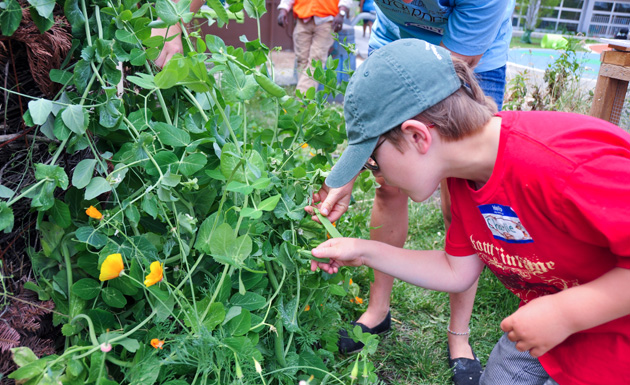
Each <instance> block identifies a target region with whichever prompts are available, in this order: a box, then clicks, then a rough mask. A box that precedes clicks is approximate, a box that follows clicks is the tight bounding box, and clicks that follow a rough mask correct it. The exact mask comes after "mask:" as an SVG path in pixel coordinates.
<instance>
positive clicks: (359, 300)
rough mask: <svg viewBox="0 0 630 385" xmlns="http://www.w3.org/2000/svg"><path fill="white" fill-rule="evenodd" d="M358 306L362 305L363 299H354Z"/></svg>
mask: <svg viewBox="0 0 630 385" xmlns="http://www.w3.org/2000/svg"><path fill="white" fill-rule="evenodd" d="M354 299H355V300H356V301H357V303H358V304H360V305H363V299H362V298H359V297H354Z"/></svg>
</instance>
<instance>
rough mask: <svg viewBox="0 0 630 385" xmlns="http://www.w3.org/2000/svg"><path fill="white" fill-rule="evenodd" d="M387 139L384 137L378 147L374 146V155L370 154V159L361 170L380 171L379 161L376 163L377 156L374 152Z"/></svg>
mask: <svg viewBox="0 0 630 385" xmlns="http://www.w3.org/2000/svg"><path fill="white" fill-rule="evenodd" d="M386 140H387V139H383V140H382V141H381V142H380V143H379V144H377V145H376V147H374V151H372V155H370V157H369V158H368V160H367V161H366V162H365V164H364V165H363V168H362V169H361V171H363V170H370V171H378V169H379V167H378V163H376V158H375V157H374V153H375V152H376V150H377V149H378V148H379V147H380V146H381V144H383V143H385V141H386Z"/></svg>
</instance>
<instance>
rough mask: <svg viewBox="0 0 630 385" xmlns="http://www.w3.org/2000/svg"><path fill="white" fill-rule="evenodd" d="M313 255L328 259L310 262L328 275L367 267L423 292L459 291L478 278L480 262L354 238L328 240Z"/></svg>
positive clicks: (478, 260)
mask: <svg viewBox="0 0 630 385" xmlns="http://www.w3.org/2000/svg"><path fill="white" fill-rule="evenodd" d="M312 253H313V256H315V257H318V258H330V259H331V261H330V263H327V264H326V263H321V262H315V261H313V262H312V263H311V270H316V269H317V267H319V268H321V269H322V270H324V271H326V272H327V273H331V274H332V273H336V272H337V271H338V270H339V267H340V266H361V265H366V266H368V267H371V268H373V269H375V270H378V271H380V272H383V273H386V274H389V275H391V276H394V277H396V278H398V279H401V280H403V281H406V282H409V283H411V284H414V285H416V286H420V287H424V288H426V289H431V290H438V291H446V292H453V293H454V292H461V291H465V290H466V289H468V288H469V287H470V286H471V285H472V284H473V283H474V282H475V280H476V279H477V277H479V274H480V273H481V269H482V268H483V262H482V261H481V260H480V259H479V258H478V257H477V255H476V254H473V255H469V256H467V257H453V256H451V255H448V254H446V253H445V252H444V251H440V250H408V249H402V248H398V247H394V246H391V245H388V244H386V243H383V242H377V241H370V240H365V239H355V238H334V239H330V240H328V241H326V242H324V243H322V244H321V245H319V246H318V247H317V248H315V249H313V250H312Z"/></svg>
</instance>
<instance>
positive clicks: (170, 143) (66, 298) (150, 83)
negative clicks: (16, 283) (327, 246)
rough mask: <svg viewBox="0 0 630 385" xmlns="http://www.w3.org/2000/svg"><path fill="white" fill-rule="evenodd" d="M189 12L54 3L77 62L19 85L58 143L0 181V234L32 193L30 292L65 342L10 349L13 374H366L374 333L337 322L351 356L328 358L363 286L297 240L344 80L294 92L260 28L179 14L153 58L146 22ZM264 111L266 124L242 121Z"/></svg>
mask: <svg viewBox="0 0 630 385" xmlns="http://www.w3.org/2000/svg"><path fill="white" fill-rule="evenodd" d="M4 4H5V7H4V11H2V12H3V13H2V14H0V18H1V19H2V20H3V27H5V26H6V28H7V31H4V30H3V33H5V32H6V33H7V34H10V33H12V32H13V31H11V30H10V29H12V28H13V26H17V25H18V24H19V20H18V21H17V24H16V23H15V18H17V17H21V12H20V13H18V12H14V11H15V7H16V4H17V2H16V1H15V0H8V1H5V2H4ZM30 4H31V6H32V9H31V14H37V13H39V16H40V18H44V19H46V18H47V17H48V18H50V19H52V16H51V13H49V12H48V11H49V9H48V8H46V9H43V7H44V5H45V4H43V3H41V2H30ZM208 5H209V6H210V7H211V8H212V9H213V10H214V13H215V17H216V20H213V21H215V22H218V23H220V24H227V23H228V22H229V17H228V13H227V12H228V11H230V12H241V11H243V10H244V12H245V13H246V14H247V15H248V16H249V17H251V18H255V19H257V20H259V19H260V17H261V16H262V15H263V14H264V13H265V2H264V1H262V0H245V1H240V0H232V1H230V0H228V2H227V4H225V5H224V4H222V3H221V2H220V1H219V0H209V1H208ZM18 7H19V5H18ZM189 7H190V0H181V1H180V2H178V3H174V2H172V1H170V0H157V1H156V2H155V3H152V2H145V1H138V0H96V1H87V0H66V1H65V3H64V7H63V8H64V13H65V16H66V18H67V19H68V21H69V22H70V25H72V33H73V37H74V39H75V40H74V46H73V53H74V60H71V61H69V62H70V64H69V65H68V66H67V67H65V68H62V69H59V70H53V71H52V72H51V73H50V77H51V79H52V80H53V81H54V82H57V83H59V84H61V85H62V86H63V91H62V92H60V93H59V95H58V96H57V97H55V98H53V99H33V100H31V101H30V102H29V103H28V107H29V108H28V111H27V113H26V114H25V115H24V120H25V122H26V123H27V125H30V126H36V127H38V130H39V131H38V132H39V133H41V135H45V136H47V137H48V138H49V139H51V140H52V143H54V145H51V147H50V151H51V159H50V161H49V162H47V163H38V164H35V165H34V170H32V172H34V175H35V179H36V182H35V183H33V184H31V185H29V186H25V187H20V188H19V189H15V190H14V189H12V188H9V187H8V186H0V197H1V198H3V200H2V201H0V230H4V231H6V232H9V231H11V230H12V228H13V226H14V221H15V218H14V214H13V210H12V205H14V204H15V203H16V202H18V201H20V200H22V199H30V202H31V207H32V209H33V210H35V211H37V212H38V213H39V215H38V220H37V229H38V230H39V234H40V243H41V249H39V250H32V252H31V253H30V254H31V255H30V257H31V260H32V265H33V271H34V273H35V275H36V277H37V284H31V285H30V286H28V287H29V289H31V290H34V291H36V292H37V293H38V294H39V297H40V299H52V300H53V301H54V303H55V311H54V316H53V322H54V324H55V325H56V326H59V327H61V331H62V333H63V336H65V342H64V346H63V349H62V350H61V351H60V352H59V354H56V355H51V356H46V357H40V358H38V357H37V356H35V355H34V354H33V353H32V352H31V351H30V350H29V349H28V348H24V347H22V348H16V349H14V350H13V353H14V361H15V362H16V364H17V365H18V366H19V369H17V370H16V371H14V372H13V373H11V374H10V375H9V377H10V378H13V379H15V380H16V381H19V382H20V383H24V384H53V383H54V384H57V383H63V384H99V385H108V384H127V383H129V384H141V385H151V384H156V383H159V384H168V385H181V384H232V383H234V384H237V383H265V384H271V383H279V384H289V383H297V382H298V381H304V382H305V383H310V384H318V383H355V382H356V383H359V382H363V383H367V382H374V381H375V379H376V376H375V374H374V367H373V366H372V365H371V364H370V363H369V361H368V354H369V353H371V352H373V351H374V349H375V347H376V343H377V342H376V339H375V338H376V337H374V336H371V335H369V334H365V335H364V334H363V333H361V330H360V328H358V330H354V331H351V332H352V333H351V335H353V336H354V337H355V338H356V339H357V340H361V341H363V342H364V343H365V344H366V349H365V351H364V352H363V353H362V354H361V355H358V356H356V357H350V358H347V359H344V358H343V357H341V356H339V355H337V354H336V353H337V348H336V342H337V338H338V337H337V331H338V328H339V327H340V326H341V325H343V323H342V322H341V321H342V317H341V315H340V312H341V310H342V308H344V307H347V306H348V305H349V302H350V301H349V299H350V298H352V299H353V301H354V299H355V298H356V300H357V301H356V302H358V300H359V299H360V298H359V297H357V288H356V283H351V279H350V275H349V274H348V272H345V271H342V272H340V273H338V274H336V275H334V276H331V275H327V274H324V273H321V272H318V273H313V272H311V271H310V270H309V266H310V265H309V262H308V260H309V254H308V252H306V253H305V252H304V251H305V250H309V249H310V248H312V247H314V246H316V245H317V244H319V243H320V242H322V241H324V240H325V239H326V237H327V231H326V229H325V228H324V227H323V226H322V225H320V224H319V223H317V222H315V221H313V220H312V219H311V217H310V215H307V214H306V213H305V211H304V209H303V208H304V206H305V205H307V204H308V203H309V199H310V197H311V194H312V192H313V190H312V189H313V188H318V185H320V184H321V181H322V178H323V177H324V176H325V175H326V173H327V172H328V170H330V167H331V164H332V163H333V160H332V155H331V154H333V153H334V152H335V151H336V149H337V146H338V145H339V144H341V143H342V141H343V140H344V138H345V132H344V122H343V115H342V111H341V108H340V107H335V106H331V105H329V104H328V102H327V97H328V96H329V95H332V96H333V97H334V96H336V95H338V94H339V93H342V92H343V88H344V87H345V86H344V85H343V84H342V85H338V84H337V77H336V73H335V71H334V70H331V69H330V68H336V67H337V65H336V64H337V63H336V62H334V61H329V62H328V63H327V66H326V67H327V68H328V69H326V67H324V66H322V65H321V63H320V64H319V65H318V66H317V67H316V69H315V71H314V72H313V74H312V75H313V76H314V77H315V78H316V79H317V80H318V81H320V83H322V84H323V85H324V90H323V91H320V92H315V90H314V89H311V90H310V91H309V92H307V93H306V94H298V97H291V96H288V95H287V94H286V92H285V90H284V89H283V88H281V87H279V86H278V85H276V83H275V82H274V81H273V75H272V74H273V64H272V62H271V60H270V49H269V48H268V47H267V46H266V45H265V44H263V43H262V42H261V40H260V38H259V39H256V40H252V41H247V39H245V38H244V37H243V38H242V41H243V42H244V45H245V49H242V48H234V47H231V46H226V45H225V44H224V42H223V41H222V40H221V39H220V38H218V37H217V36H213V35H205V36H201V35H200V34H199V33H198V32H191V33H188V32H186V29H185V28H182V29H183V31H184V35H183V41H184V49H185V53H184V54H183V55H182V54H178V55H175V56H174V57H173V58H172V59H171V60H170V61H169V62H168V63H167V64H166V65H165V66H164V68H163V69H158V68H156V67H154V66H153V65H152V60H153V59H155V58H156V57H157V56H158V55H159V53H160V50H161V48H162V47H163V45H164V38H163V37H161V36H152V34H151V31H152V29H153V28H169V27H170V26H173V25H175V24H177V23H181V24H182V26H183V23H186V22H189V21H190V20H191V19H192V17H193V14H192V13H191V12H189ZM40 8H41V9H40ZM51 9H52V8H51ZM9 10H13V11H11V13H8V12H9ZM40 10H41V11H42V12H44V14H42V12H40ZM51 12H52V11H51ZM18 14H19V15H18ZM40 21H41V20H40ZM42 25H43V27H42V28H43V29H45V28H46V25H48V24H46V23H43V22H42ZM16 28H17V27H16ZM5 91H7V92H13V91H10V90H5ZM254 101H255V103H254ZM253 106H255V107H256V108H257V109H256V110H254V108H255V107H253ZM260 110H262V111H264V113H265V116H266V117H267V119H265V120H264V121H263V122H261V121H260V120H257V119H255V116H256V115H257V113H258V112H260ZM79 152H84V153H88V154H89V156H86V157H85V158H84V159H83V160H81V161H80V162H79V163H78V164H77V165H76V167H74V169H68V168H67V167H64V164H63V163H61V161H60V159H62V158H63V157H62V155H64V154H70V155H72V154H77V153H79ZM362 181H363V183H364V184H365V183H369V182H367V179H366V178H364V177H362ZM324 222H325V221H324ZM327 225H330V224H327ZM357 227H358V226H356V224H354V225H351V226H348V228H349V229H350V230H349V231H348V232H349V233H348V234H347V235H351V234H350V233H353V234H355V233H356V232H357V231H359V230H357ZM341 230H342V231H343V230H344V229H343V228H342V229H341ZM356 302H355V303H356ZM353 306H354V305H353ZM359 367H360V368H361V372H362V375H361V376H359V375H358V373H359Z"/></svg>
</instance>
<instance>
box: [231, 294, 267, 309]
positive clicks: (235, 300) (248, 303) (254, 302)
mask: <svg viewBox="0 0 630 385" xmlns="http://www.w3.org/2000/svg"><path fill="white" fill-rule="evenodd" d="M230 303H231V304H233V305H235V306H240V307H242V308H243V309H247V310H251V311H254V310H258V309H260V308H262V307H263V306H265V304H266V303H267V300H266V299H265V297H263V296H261V295H260V294H256V293H254V292H251V291H248V292H246V293H245V295H241V294H240V293H236V294H234V295H233V296H232V298H230Z"/></svg>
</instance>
